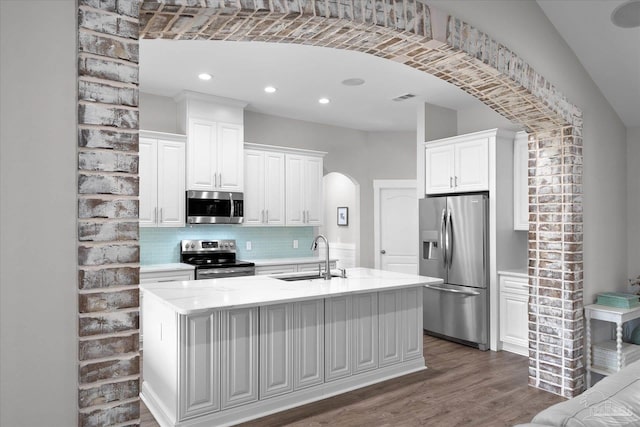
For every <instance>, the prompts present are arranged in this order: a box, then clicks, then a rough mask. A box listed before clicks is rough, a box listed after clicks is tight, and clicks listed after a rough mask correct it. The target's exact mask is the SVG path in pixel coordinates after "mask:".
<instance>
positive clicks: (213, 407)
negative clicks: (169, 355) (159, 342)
mask: <svg viewBox="0 0 640 427" xmlns="http://www.w3.org/2000/svg"><path fill="white" fill-rule="evenodd" d="M180 329H181V332H180V336H181V339H182V340H183V341H184V342H183V343H182V345H181V346H180V359H181V361H182V363H181V364H180V367H181V369H180V371H181V372H180V375H179V376H178V379H179V383H180V393H179V396H180V404H179V419H181V420H182V419H185V418H189V417H193V416H196V415H202V414H207V413H211V412H215V411H219V410H220V312H219V311H214V312H208V313H202V314H190V315H187V316H180Z"/></svg>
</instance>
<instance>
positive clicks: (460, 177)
mask: <svg viewBox="0 0 640 427" xmlns="http://www.w3.org/2000/svg"><path fill="white" fill-rule="evenodd" d="M454 147H455V154H454V158H455V167H454V171H455V174H454V179H453V183H454V186H455V190H456V191H484V190H489V140H488V139H487V138H482V139H479V140H476V141H469V142H461V143H457V144H455V145H454Z"/></svg>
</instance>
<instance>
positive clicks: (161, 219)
mask: <svg viewBox="0 0 640 427" xmlns="http://www.w3.org/2000/svg"><path fill="white" fill-rule="evenodd" d="M162 221H163V218H162V208H160V224H162Z"/></svg>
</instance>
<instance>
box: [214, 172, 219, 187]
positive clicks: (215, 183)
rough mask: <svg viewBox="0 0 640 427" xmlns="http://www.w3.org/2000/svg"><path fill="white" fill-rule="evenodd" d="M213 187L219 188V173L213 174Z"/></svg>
mask: <svg viewBox="0 0 640 427" xmlns="http://www.w3.org/2000/svg"><path fill="white" fill-rule="evenodd" d="M213 186H214V187H217V186H218V174H217V173H214V174H213Z"/></svg>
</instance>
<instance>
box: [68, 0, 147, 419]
mask: <svg viewBox="0 0 640 427" xmlns="http://www.w3.org/2000/svg"><path fill="white" fill-rule="evenodd" d="M78 4H79V8H78V26H79V32H78V97H79V99H78V147H79V148H78V240H79V244H78V265H79V271H78V288H79V290H78V299H79V304H78V306H79V316H78V317H79V318H78V322H79V335H80V337H79V344H78V345H79V351H78V354H79V372H78V376H79V391H78V407H79V411H80V412H79V416H78V425H79V426H83V427H84V426H105V425H113V424H118V425H134V424H138V420H139V417H140V402H139V397H138V394H139V391H140V375H139V373H140V360H139V353H138V339H139V338H138V335H139V334H138V326H139V313H138V306H139V299H138V281H139V280H138V278H139V268H138V262H139V259H140V253H139V246H138V65H137V64H138V7H139V1H138V0H79V1H78Z"/></svg>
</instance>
